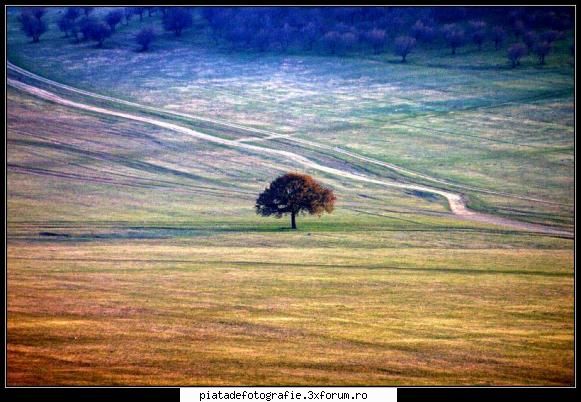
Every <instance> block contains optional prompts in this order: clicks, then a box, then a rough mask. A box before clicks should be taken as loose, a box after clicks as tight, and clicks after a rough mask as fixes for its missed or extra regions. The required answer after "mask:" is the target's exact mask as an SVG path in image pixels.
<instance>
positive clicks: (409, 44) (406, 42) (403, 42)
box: [394, 36, 416, 63]
mask: <svg viewBox="0 0 581 402" xmlns="http://www.w3.org/2000/svg"><path fill="white" fill-rule="evenodd" d="M415 46H416V40H415V38H412V37H411V36H399V37H397V38H396V39H395V42H394V52H395V54H396V55H398V56H401V62H402V63H405V62H406V57H407V56H408V54H410V53H411V51H412V50H413V48H414V47H415Z"/></svg>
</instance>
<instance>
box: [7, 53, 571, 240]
mask: <svg viewBox="0 0 581 402" xmlns="http://www.w3.org/2000/svg"><path fill="white" fill-rule="evenodd" d="M8 68H9V69H10V70H14V71H18V70H21V71H24V72H26V70H22V69H20V68H19V67H16V66H14V65H11V64H9V66H8ZM16 69H18V70H16ZM18 72H20V71H18ZM29 74H30V75H33V74H32V73H29ZM26 75H27V76H28V74H26ZM36 77H38V76H36ZM39 78H41V79H42V81H44V82H46V83H49V84H51V85H54V86H57V87H62V88H65V89H69V90H73V92H76V93H80V94H83V95H87V96H92V97H96V98H102V99H106V100H109V101H113V102H117V103H120V104H130V105H131V106H137V107H141V108H142V109H144V110H147V109H152V108H149V107H146V106H142V105H138V104H134V103H131V102H126V101H122V100H117V99H115V98H110V97H104V96H102V95H98V94H92V93H90V92H87V91H82V90H77V89H75V88H72V87H69V86H64V85H62V84H59V83H56V82H53V81H50V80H47V79H45V78H42V77H39ZM7 83H8V85H10V86H12V87H14V88H17V89H20V90H22V91H24V92H27V93H29V94H31V95H34V96H37V97H39V98H42V99H45V100H48V101H51V102H54V103H57V104H60V105H64V106H67V107H72V108H76V109H81V110H87V111H91V112H94V113H99V114H105V115H109V116H116V117H120V118H124V119H129V120H134V121H139V122H142V123H146V124H152V125H155V126H158V127H162V128H165V129H168V130H172V131H176V132H179V133H182V134H185V135H190V136H193V137H196V138H198V139H201V140H205V141H208V142H213V143H217V144H220V145H224V146H228V147H232V148H241V149H245V150H247V151H251V152H252V153H255V154H258V155H264V154H270V155H273V156H278V157H282V158H285V159H288V160H292V161H294V162H295V163H297V164H300V165H302V166H305V167H309V168H311V169H315V170H318V171H321V172H325V173H327V174H330V175H333V176H338V177H343V178H346V179H350V180H355V181H360V182H366V183H373V184H378V185H383V186H386V187H395V188H402V189H409V190H418V191H425V192H429V193H432V194H438V195H441V196H443V197H445V198H446V199H447V200H448V203H449V205H450V209H451V210H452V212H453V213H454V214H455V215H456V216H457V217H458V218H460V219H466V220H470V221H475V222H482V223H489V224H494V225H500V226H505V227H510V228H513V229H517V230H524V231H531V232H537V233H546V234H554V235H559V236H567V237H572V236H573V234H572V233H570V232H566V231H562V230H558V229H554V228H551V227H547V226H544V225H538V224H532V223H526V222H520V221H515V220H512V219H507V218H501V217H498V216H494V215H489V214H483V213H479V212H476V211H472V210H469V209H468V208H467V206H466V201H465V199H464V197H463V196H462V194H457V193H453V192H449V191H444V190H440V189H436V188H432V187H428V186H424V185H415V184H405V183H397V182H393V181H388V180H378V179H374V178H371V177H367V176H365V175H360V174H354V173H351V172H347V171H343V170H340V169H336V168H332V167H328V166H324V165H321V164H319V163H316V162H314V161H311V160H310V159H308V158H305V157H303V156H301V155H298V154H295V153H292V152H288V151H283V150H279V149H272V148H264V147H259V146H255V145H252V144H248V143H245V142H241V141H237V140H228V139H224V138H219V137H215V136H212V135H209V134H205V133H201V132H198V131H196V130H192V129H190V128H186V127H182V126H180V125H177V124H174V123H169V122H165V121H161V120H158V119H155V118H152V117H145V116H141V115H138V114H133V113H126V112H119V111H116V110H112V109H106V108H102V107H97V106H92V105H88V104H84V103H78V102H75V101H71V100H68V99H65V98H63V97H61V96H59V95H57V94H55V93H53V92H49V91H46V90H44V89H40V88H37V87H35V86H32V85H29V84H25V83H23V82H20V81H18V80H15V79H12V78H9V79H8V80H7ZM162 111H163V110H162ZM234 126H235V127H237V125H233V127H234ZM269 134H272V133H269ZM350 154H352V153H350ZM362 158H365V157H362Z"/></svg>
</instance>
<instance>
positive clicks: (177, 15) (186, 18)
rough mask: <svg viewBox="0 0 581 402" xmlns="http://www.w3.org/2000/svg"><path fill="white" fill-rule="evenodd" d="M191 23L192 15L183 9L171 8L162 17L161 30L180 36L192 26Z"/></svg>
mask: <svg viewBox="0 0 581 402" xmlns="http://www.w3.org/2000/svg"><path fill="white" fill-rule="evenodd" d="M192 23H193V20H192V14H191V13H190V10H189V9H187V8H185V7H171V8H170V9H168V10H166V11H165V14H164V16H163V28H164V29H165V30H166V31H171V32H173V33H175V35H176V36H181V34H182V32H183V31H184V30H185V29H188V28H190V27H191V26H192Z"/></svg>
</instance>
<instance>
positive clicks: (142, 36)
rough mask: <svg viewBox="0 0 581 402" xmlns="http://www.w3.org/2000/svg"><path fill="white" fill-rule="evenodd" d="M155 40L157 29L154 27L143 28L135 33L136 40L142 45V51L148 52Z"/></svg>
mask: <svg viewBox="0 0 581 402" xmlns="http://www.w3.org/2000/svg"><path fill="white" fill-rule="evenodd" d="M154 40H155V31H154V30H153V28H150V27H148V28H143V29H142V30H141V31H139V32H138V33H137V35H135V41H136V42H137V43H138V44H139V45H140V46H141V51H142V52H146V51H147V50H149V46H150V45H151V43H152V42H153V41H154Z"/></svg>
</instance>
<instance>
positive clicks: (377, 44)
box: [365, 28, 387, 54]
mask: <svg viewBox="0 0 581 402" xmlns="http://www.w3.org/2000/svg"><path fill="white" fill-rule="evenodd" d="M365 38H366V39H367V42H369V44H370V45H371V46H372V47H373V53H375V54H379V53H381V51H382V50H383V48H384V46H385V42H386V41H387V35H386V34H385V31H384V30H383V29H377V28H375V29H373V30H371V31H369V32H367V34H366V35H365Z"/></svg>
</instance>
